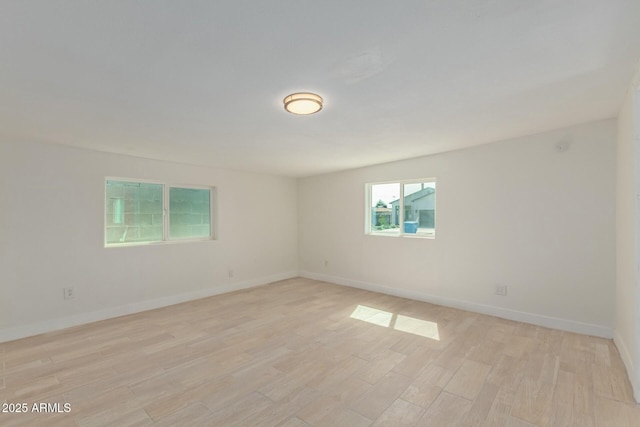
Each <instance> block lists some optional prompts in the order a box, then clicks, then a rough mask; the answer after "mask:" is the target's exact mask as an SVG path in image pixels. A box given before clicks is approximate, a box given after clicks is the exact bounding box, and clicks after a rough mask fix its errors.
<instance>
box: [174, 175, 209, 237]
mask: <svg viewBox="0 0 640 427" xmlns="http://www.w3.org/2000/svg"><path fill="white" fill-rule="evenodd" d="M209 236H211V191H210V190H203V189H196V188H177V187H171V188H169V238H170V239H193V238H202V237H209Z"/></svg>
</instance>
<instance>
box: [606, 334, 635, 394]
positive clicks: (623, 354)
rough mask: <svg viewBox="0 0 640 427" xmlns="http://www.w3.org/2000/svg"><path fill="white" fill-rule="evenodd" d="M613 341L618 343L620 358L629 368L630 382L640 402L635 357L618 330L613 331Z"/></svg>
mask: <svg viewBox="0 0 640 427" xmlns="http://www.w3.org/2000/svg"><path fill="white" fill-rule="evenodd" d="M613 342H614V343H615V344H616V347H618V351H619V352H620V358H621V359H622V362H623V363H624V366H625V368H627V375H628V376H629V382H630V383H631V387H632V388H633V397H634V398H635V399H636V402H638V403H640V378H639V377H638V372H637V371H636V366H635V363H634V361H633V357H632V356H631V353H630V352H629V347H627V344H626V343H625V341H624V340H623V339H622V336H621V335H620V334H619V333H618V331H614V332H613Z"/></svg>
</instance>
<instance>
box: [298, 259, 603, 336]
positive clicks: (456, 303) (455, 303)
mask: <svg viewBox="0 0 640 427" xmlns="http://www.w3.org/2000/svg"><path fill="white" fill-rule="evenodd" d="M300 276H302V277H306V278H308V279H315V280H321V281H324V282H330V283H335V284H336V285H342V286H349V287H352V288H358V289H364V290H367V291H373V292H379V293H382V294H387V295H393V296H397V297H402V298H409V299H414V300H418V301H424V302H428V303H431V304H437V305H442V306H445V307H452V308H459V309H461V310H467V311H472V312H475V313H481V314H486V315H489V316H494V317H500V318H502V319H508V320H515V321H518V322H524V323H530V324H533V325H538V326H544V327H547V328H553V329H560V330H563V331H568V332H575V333H578V334H584V335H592V336H596V337H602V338H609V339H611V338H613V331H612V330H611V328H608V327H606V326H600V325H593V324H590V323H583V322H576V321H574V320H568V319H560V318H557V317H550V316H544V315H541V314H534V313H527V312H523V311H517V310H511V309H508V308H503V307H496V306H492V305H486V304H478V303H474V302H470V301H464V300H458V299H453V298H447V297H441V296H436V295H431V294H427V293H423V292H418V291H412V290H407V289H398V288H391V287H387V286H383V285H379V284H374V283H366V282H362V281H359V280H352V279H346V278H343V277H336V276H328V275H325V274H319V273H313V272H310V271H301V272H300Z"/></svg>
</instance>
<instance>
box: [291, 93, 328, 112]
mask: <svg viewBox="0 0 640 427" xmlns="http://www.w3.org/2000/svg"><path fill="white" fill-rule="evenodd" d="M283 102H284V109H285V110H287V111H288V112H290V113H293V114H301V115H306V114H313V113H317V112H318V111H320V110H322V97H321V96H320V95H316V94H315V93H309V92H298V93H292V94H291V95H289V96H287V97H285V98H284V101H283Z"/></svg>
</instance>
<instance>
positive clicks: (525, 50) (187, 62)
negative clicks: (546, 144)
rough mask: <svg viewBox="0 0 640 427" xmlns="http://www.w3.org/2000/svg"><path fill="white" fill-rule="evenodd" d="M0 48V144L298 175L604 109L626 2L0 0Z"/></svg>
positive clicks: (628, 56) (623, 65)
mask: <svg viewBox="0 0 640 427" xmlns="http://www.w3.org/2000/svg"><path fill="white" fill-rule="evenodd" d="M0 58H2V59H1V63H0V64H1V65H0V139H1V140H13V141H39V142H47V143H58V144H65V145H72V146H78V147H85V148H89V149H95V150H100V151H107V152H114V153H124V154H131V155H135V156H141V157H147V158H152V159H162V160H171V161H177V162H181V163H188V164H194V165H204V166H212V167H223V168H230V169H238V170H247V171H255V172H265V173H272V174H279V175H287V176H309V175H315V174H321V173H326V172H332V171H337V170H344V169H349V168H355V167H360V166H366V165H372V164H377V163H383V162H388V161H392V160H398V159H406V158H411V157H415V156H421V155H427V154H433V153H438V152H443V151H448V150H452V149H458V148H462V147H468V146H473V145H477V144H482V143H487V142H493V141H497V140H501V139H506V138H512V137H517V136H522V135H528V134H533V133H538V132H543V131H546V130H551V129H556V128H560V127H564V126H569V125H573V124H578V123H583V122H588V121H592V120H598V119H604V118H611V117H615V116H616V115H617V112H618V109H619V108H620V106H621V103H622V100H623V98H624V95H625V92H626V89H627V87H628V85H629V84H630V82H631V78H632V75H633V71H634V68H635V65H636V64H637V62H638V59H640V1H639V0H579V1H578V0H573V1H568V0H565V1H558V0H539V1H526V0H457V1H456V0H427V1H425V0H422V1H412V0H406V1H402V2H393V1H387V0H366V1H364V0H352V1H344V2H338V1H335V2H334V1H306V0H277V1H270V2H259V1H255V0H252V1H243V0H233V1H223V0H216V1H211V0H201V1H196V0H180V1H178V0H146V1H142V0H140V1H137V0H103V1H92V2H88V1H85V0H76V1H64V0H58V1H50V0H42V1H35V0H24V1H18V0H16V1H3V2H2V3H1V4H0ZM296 91H314V92H316V93H318V94H320V95H321V96H323V97H324V99H325V106H324V109H323V110H322V111H321V112H319V113H317V114H314V115H311V116H294V115H291V114H288V113H286V112H285V111H284V108H283V104H282V100H283V98H284V97H285V96H286V95H288V94H290V93H292V92H296Z"/></svg>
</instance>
